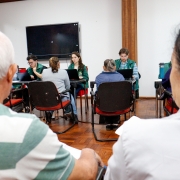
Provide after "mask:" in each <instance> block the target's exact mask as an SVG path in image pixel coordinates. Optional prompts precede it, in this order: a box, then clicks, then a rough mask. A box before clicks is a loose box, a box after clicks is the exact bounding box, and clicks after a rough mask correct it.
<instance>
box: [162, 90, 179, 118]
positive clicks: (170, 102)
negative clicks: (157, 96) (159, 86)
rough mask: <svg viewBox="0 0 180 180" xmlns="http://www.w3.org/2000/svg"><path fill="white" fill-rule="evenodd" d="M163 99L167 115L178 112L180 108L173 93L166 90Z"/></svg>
mask: <svg viewBox="0 0 180 180" xmlns="http://www.w3.org/2000/svg"><path fill="white" fill-rule="evenodd" d="M163 95H164V96H162V99H163V109H164V111H165V113H166V115H167V116H169V115H171V114H174V113H176V112H177V111H178V110H179V107H178V106H177V105H176V103H175V101H174V99H173V96H172V93H171V92H169V91H167V90H164V94H163Z"/></svg>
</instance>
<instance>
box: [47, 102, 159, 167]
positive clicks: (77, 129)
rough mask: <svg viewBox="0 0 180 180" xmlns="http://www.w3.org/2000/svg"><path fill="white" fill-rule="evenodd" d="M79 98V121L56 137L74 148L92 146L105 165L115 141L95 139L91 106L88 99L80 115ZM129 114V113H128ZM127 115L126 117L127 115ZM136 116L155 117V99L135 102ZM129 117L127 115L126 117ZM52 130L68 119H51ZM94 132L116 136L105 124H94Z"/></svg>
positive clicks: (99, 134) (59, 127) (60, 127)
mask: <svg viewBox="0 0 180 180" xmlns="http://www.w3.org/2000/svg"><path fill="white" fill-rule="evenodd" d="M79 104H80V102H79V100H77V108H78V118H79V121H81V122H79V123H78V124H76V125H75V126H74V127H73V128H72V129H70V130H69V131H67V132H66V133H64V134H59V135H58V138H59V140H60V141H61V142H64V143H66V144H68V145H70V146H72V147H74V148H78V149H82V148H92V149H94V150H95V151H96V152H97V153H98V154H99V155H100V156H101V158H102V160H103V162H104V163H105V164H106V165H107V161H108V159H109V157H110V156H111V154H112V146H113V144H114V143H115V141H111V142H98V141H95V139H94V136H93V133H92V129H91V124H90V122H91V107H90V100H89V110H88V113H87V114H85V111H84V107H83V114H82V116H81V115H80V108H79ZM128 116H129V115H128ZM128 116H127V117H128ZM136 116H138V117H140V118H145V119H147V118H155V116H156V113H155V99H139V100H137V102H136ZM128 118H129V117H128ZM95 122H97V123H98V122H99V116H98V115H95ZM122 123H123V117H121V124H122ZM49 126H50V128H51V129H52V130H53V131H62V130H63V129H64V128H65V127H68V126H69V121H64V120H63V119H62V118H59V120H56V121H52V123H51V124H50V125H49ZM95 129H96V132H97V134H98V136H99V137H102V138H118V136H117V135H116V134H115V133H114V132H115V131H113V130H111V131H106V128H105V125H95Z"/></svg>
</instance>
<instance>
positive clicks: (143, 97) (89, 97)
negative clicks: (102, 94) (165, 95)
mask: <svg viewBox="0 0 180 180" xmlns="http://www.w3.org/2000/svg"><path fill="white" fill-rule="evenodd" d="M77 98H79V97H77ZM84 98H85V97H84V96H83V97H82V99H84ZM88 99H91V96H88ZM139 99H156V98H155V97H146V96H140V97H139Z"/></svg>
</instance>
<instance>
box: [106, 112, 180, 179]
mask: <svg viewBox="0 0 180 180" xmlns="http://www.w3.org/2000/svg"><path fill="white" fill-rule="evenodd" d="M118 131H120V137H119V139H118V141H117V142H116V143H115V144H114V146H113V155H112V156H111V158H110V159H109V161H108V168H107V171H106V174H105V178H104V179H105V180H119V179H121V180H145V179H146V180H179V179H180V111H178V112H177V113H176V114H173V115H171V116H169V117H166V118H162V119H139V118H137V117H135V116H134V117H132V118H131V119H130V120H128V121H127V122H125V123H124V124H123V125H122V126H121V127H120V129H118ZM118 131H117V132H118Z"/></svg>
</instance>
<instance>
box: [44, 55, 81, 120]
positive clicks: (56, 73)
mask: <svg viewBox="0 0 180 180" xmlns="http://www.w3.org/2000/svg"><path fill="white" fill-rule="evenodd" d="M49 66H50V68H48V69H44V71H43V73H42V81H51V82H53V83H54V84H55V86H56V87H57V90H58V92H59V93H61V92H63V91H65V90H66V89H70V81H69V77H68V74H67V71H66V70H64V69H60V61H59V59H58V58H57V57H51V58H50V59H49ZM67 98H68V99H69V98H70V97H69V93H67V94H66V95H64V97H63V98H62V101H65V100H67ZM71 104H72V106H73V111H74V115H75V121H76V122H78V117H77V109H76V105H75V102H74V98H73V96H72V95H71ZM69 115H70V113H69ZM49 118H50V117H49Z"/></svg>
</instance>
